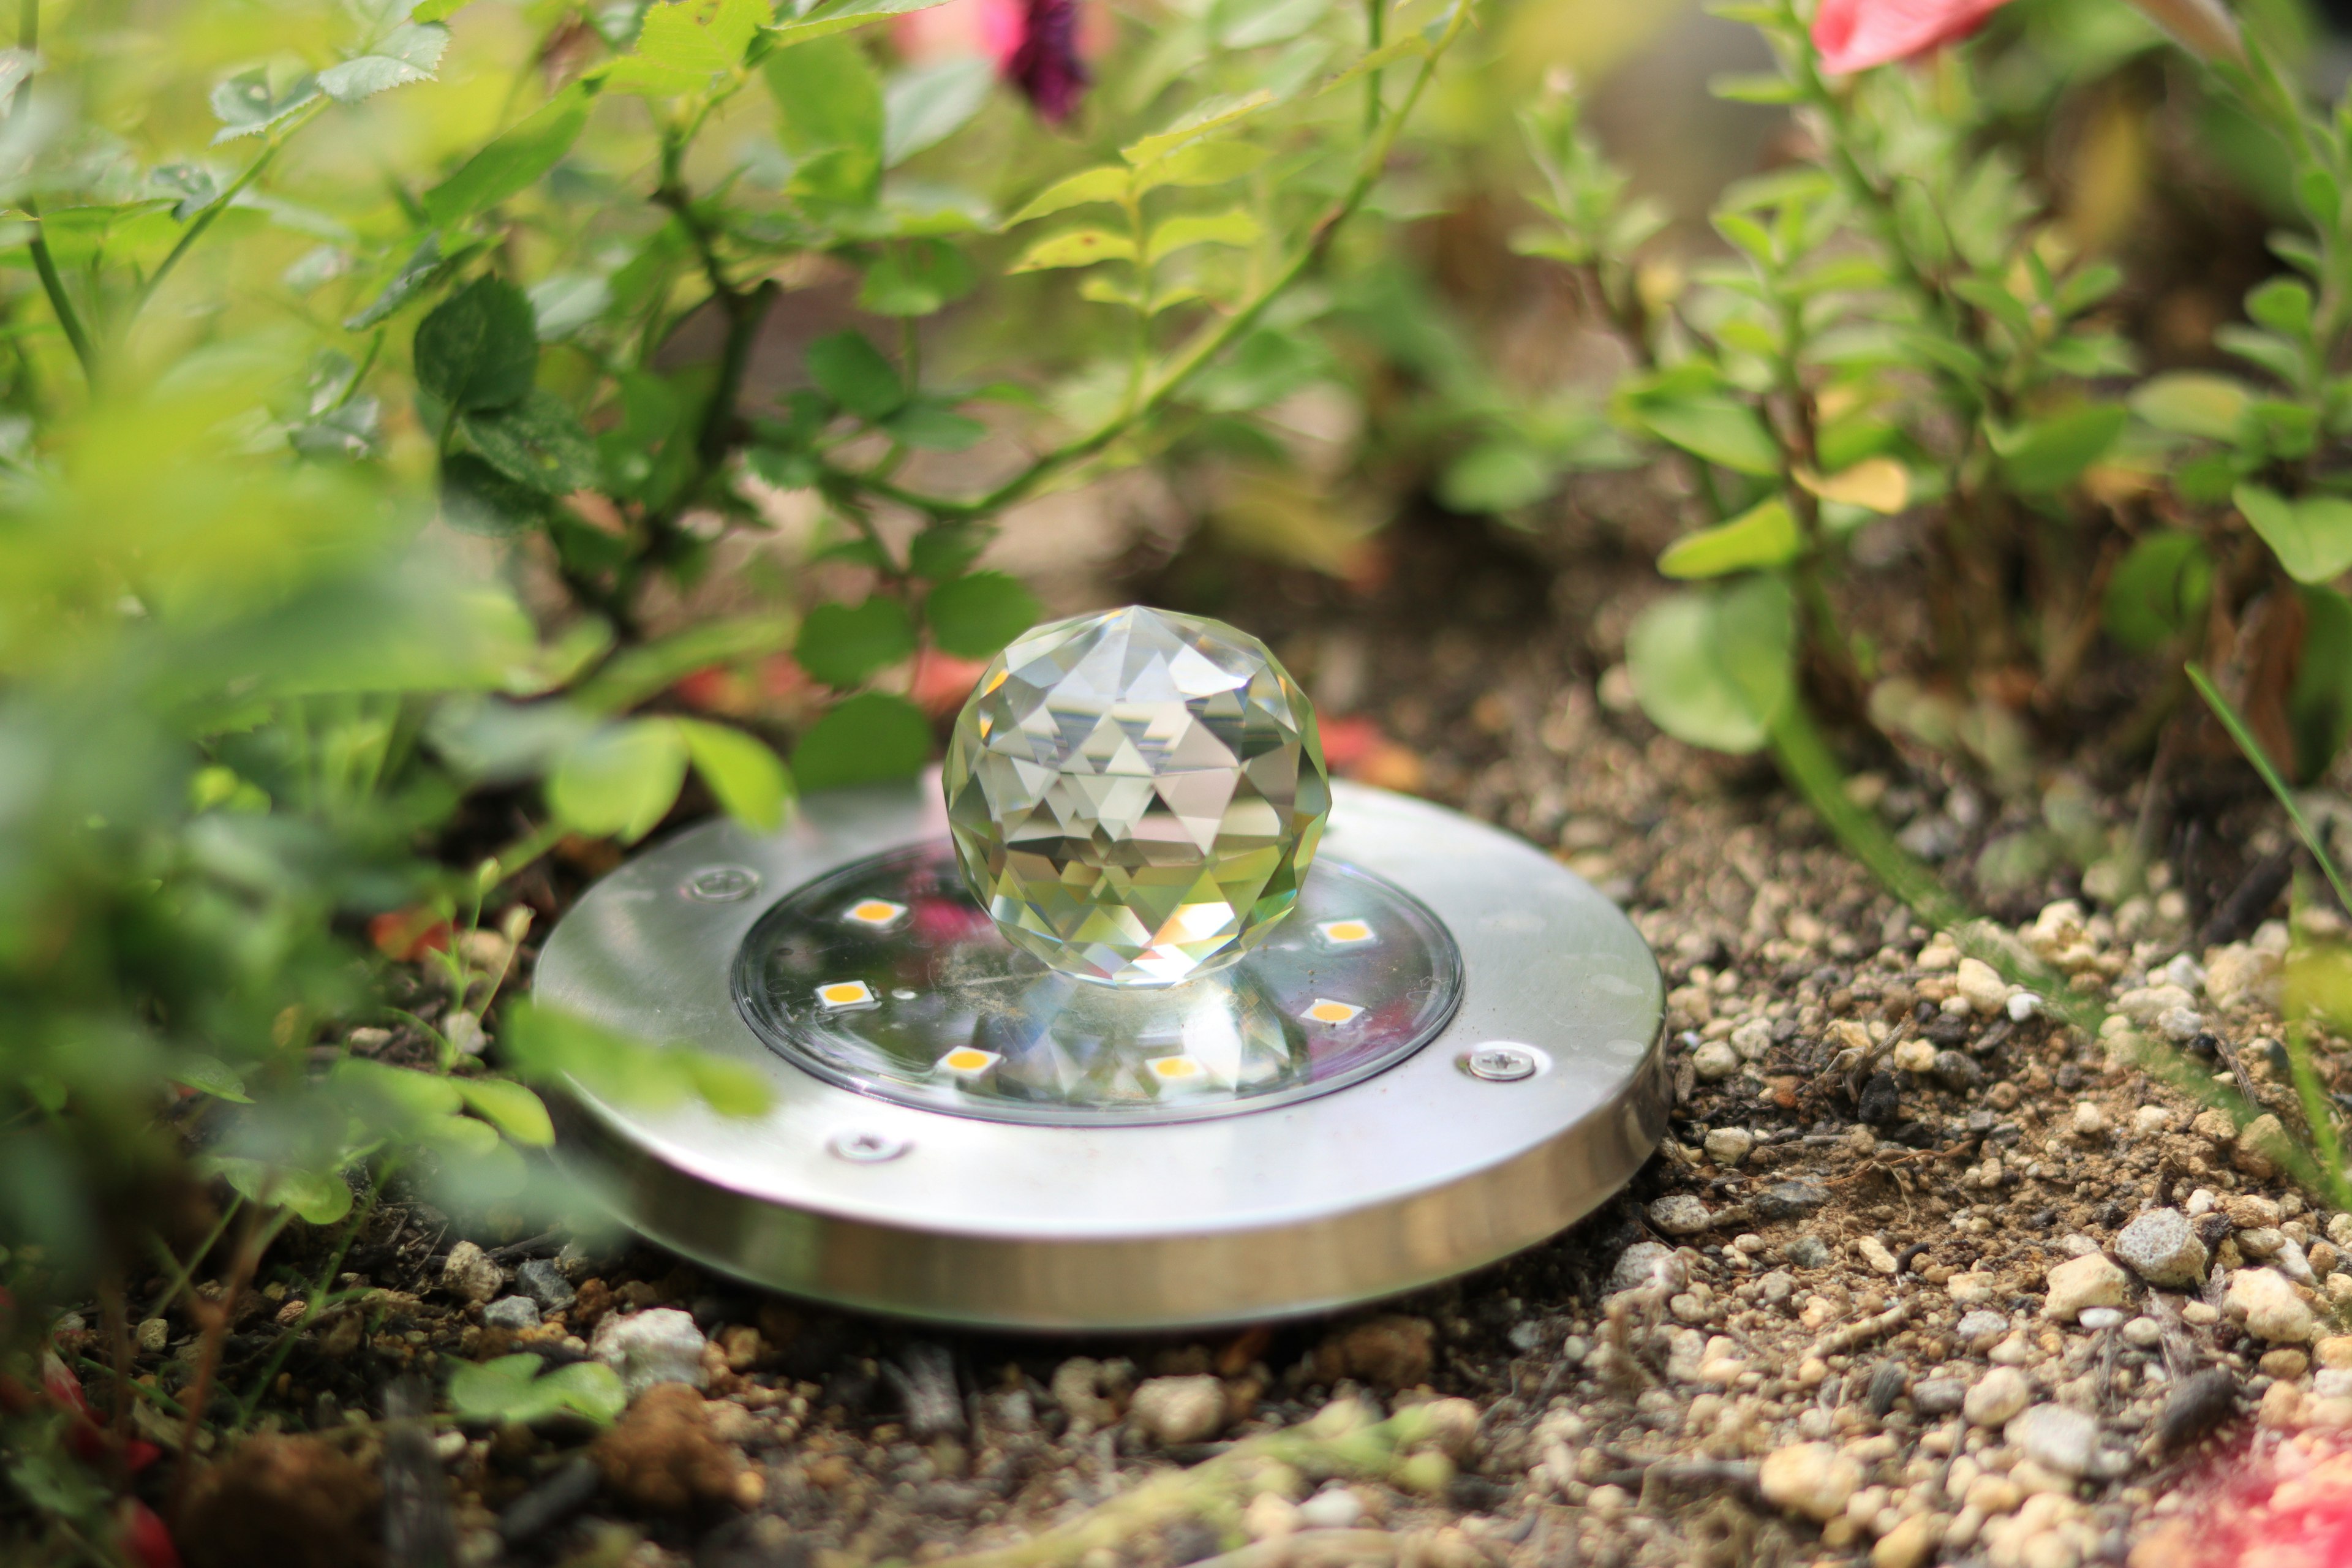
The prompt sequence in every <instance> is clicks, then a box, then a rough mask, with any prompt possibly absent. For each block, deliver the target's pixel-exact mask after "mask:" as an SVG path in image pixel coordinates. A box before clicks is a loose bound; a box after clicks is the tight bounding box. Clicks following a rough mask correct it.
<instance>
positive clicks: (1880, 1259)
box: [1853, 1236, 1900, 1274]
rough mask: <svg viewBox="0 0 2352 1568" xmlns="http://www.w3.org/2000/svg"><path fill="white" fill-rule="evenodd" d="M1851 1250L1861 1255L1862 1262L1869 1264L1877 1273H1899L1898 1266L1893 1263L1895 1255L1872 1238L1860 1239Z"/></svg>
mask: <svg viewBox="0 0 2352 1568" xmlns="http://www.w3.org/2000/svg"><path fill="white" fill-rule="evenodd" d="M1853 1249H1854V1250H1855V1251H1856V1252H1858V1253H1860V1254H1862V1260H1863V1261H1864V1263H1867V1264H1869V1265H1870V1267H1871V1268H1872V1269H1873V1270H1874V1271H1875V1272H1877V1273H1880V1274H1895V1273H1897V1272H1899V1271H1900V1265H1899V1264H1898V1263H1897V1262H1896V1261H1895V1254H1894V1253H1892V1252H1890V1251H1888V1250H1887V1248H1886V1244H1885V1242H1883V1241H1881V1240H1879V1239H1878V1237H1874V1236H1865V1237H1862V1239H1860V1240H1859V1241H1856V1242H1855V1243H1854V1244H1853Z"/></svg>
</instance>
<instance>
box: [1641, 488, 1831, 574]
mask: <svg viewBox="0 0 2352 1568" xmlns="http://www.w3.org/2000/svg"><path fill="white" fill-rule="evenodd" d="M1804 551H1805V540H1804V535H1803V534H1802V533H1801V532H1800V531H1798V528H1797V519H1796V514H1795V513H1793V512H1791V511H1790V510H1789V505H1788V503H1787V502H1786V501H1784V500H1780V498H1779V497H1778V496H1775V497H1773V498H1772V499H1771V500H1768V501H1765V502H1763V503H1762V504H1761V505H1759V506H1754V507H1750V508H1749V509H1748V510H1746V511H1744V512H1742V513H1740V515H1738V517H1735V518H1733V519H1732V520H1731V521H1729V522H1721V523H1717V524H1716V526H1714V527H1713V528H1703V529H1701V530H1699V531H1697V532H1696V533H1693V534H1686V535H1685V536H1684V537H1683V538H1681V539H1677V540H1675V542H1674V543H1672V544H1670V545H1668V546H1667V547H1666V552H1665V553H1664V554H1663V555H1661V556H1659V557H1658V570H1659V571H1661V572H1663V573H1664V574H1666V575H1667V576H1669V577H1680V578H1684V579H1689V578H1694V577H1721V576H1725V575H1727V574H1730V573H1733V572H1750V571H1755V570H1757V569H1758V568H1759V567H1771V566H1785V565H1787V564H1788V563H1790V562H1791V561H1794V560H1795V559H1797V557H1798V556H1800V555H1801V554H1803V553H1804Z"/></svg>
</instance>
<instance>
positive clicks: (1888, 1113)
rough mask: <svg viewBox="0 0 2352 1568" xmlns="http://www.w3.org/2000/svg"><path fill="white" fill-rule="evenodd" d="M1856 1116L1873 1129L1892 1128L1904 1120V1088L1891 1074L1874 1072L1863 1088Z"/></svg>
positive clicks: (1857, 1101) (1856, 1105)
mask: <svg viewBox="0 0 2352 1568" xmlns="http://www.w3.org/2000/svg"><path fill="white" fill-rule="evenodd" d="M1853 1113H1854V1115H1855V1117H1856V1118H1857V1119H1859V1120H1860V1121H1864V1122H1865V1123H1867V1124H1868V1125H1870V1126H1873V1127H1892V1126H1894V1125H1895V1123H1896V1122H1898V1121H1902V1120H1903V1086H1902V1085H1901V1084H1899V1083H1897V1082H1896V1081H1895V1075H1894V1074H1893V1073H1891V1072H1874V1073H1872V1074H1871V1075H1870V1079H1869V1081H1868V1082H1866V1083H1864V1085H1863V1086H1862V1096H1861V1098H1860V1099H1859V1100H1856V1101H1855V1102H1854V1112H1853Z"/></svg>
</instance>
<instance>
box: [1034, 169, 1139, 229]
mask: <svg viewBox="0 0 2352 1568" xmlns="http://www.w3.org/2000/svg"><path fill="white" fill-rule="evenodd" d="M1129 177H1130V176H1129V172H1128V171H1127V170H1125V169H1122V168H1120V167H1118V165H1117V164H1114V163H1106V164H1104V165H1103V166H1102V167H1101V168H1098V169H1082V170H1080V171H1079V172H1078V173H1076V174H1072V175H1070V176H1069V177H1068V178H1067V179H1064V180H1056V181H1055V182H1054V183H1053V184H1050V185H1048V186H1046V187H1045V189H1044V190H1042V191H1040V192H1038V193H1037V194H1036V195H1034V196H1032V197H1031V198H1030V199H1029V204H1028V205H1026V206H1024V207H1023V208H1022V209H1021V210H1020V211H1019V212H1017V213H1014V214H1013V216H1011V217H1009V218H1006V219H1005V220H1004V226H1005V227H1007V228H1013V227H1015V226H1018V225H1021V224H1024V223H1027V222H1029V221H1031V220H1032V219H1034V218H1041V217H1050V216H1053V215H1054V214H1055V213H1057V212H1066V211H1067V210H1068V209H1069V208H1071V207H1076V206H1084V205H1087V204H1088V203H1089V202H1117V201H1123V200H1125V199H1126V196H1127V183H1128V180H1129Z"/></svg>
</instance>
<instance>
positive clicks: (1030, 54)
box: [1004, 0, 1088, 124]
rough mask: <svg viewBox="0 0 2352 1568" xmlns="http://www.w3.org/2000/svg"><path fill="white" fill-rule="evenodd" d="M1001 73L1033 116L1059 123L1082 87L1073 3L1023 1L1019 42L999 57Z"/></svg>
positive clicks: (1074, 104)
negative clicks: (1002, 63)
mask: <svg viewBox="0 0 2352 1568" xmlns="http://www.w3.org/2000/svg"><path fill="white" fill-rule="evenodd" d="M1004 74H1005V76H1006V77H1007V78H1008V79H1010V80H1011V81H1012V82H1013V85H1014V86H1015V87H1018V88H1019V89H1021V91H1022V95H1023V96H1024V97H1025V98H1027V99H1028V100H1029V102H1030V104H1031V105H1032V106H1033V107H1034V108H1035V110H1037V113H1038V116H1039V118H1041V119H1043V120H1045V121H1049V122H1052V123H1055V124H1059V123H1060V122H1061V121H1064V120H1066V119H1068V118H1069V116H1070V111H1071V110H1074V109H1076V107H1077V106H1078V99H1079V96H1080V95H1081V94H1083V93H1084V92H1085V91H1086V89H1087V80H1088V78H1087V68H1086V64H1085V62H1083V61H1082V60H1080V59H1079V58H1078V0H1027V7H1026V12H1025V14H1024V16H1023V17H1022V19H1021V41H1020V42H1019V43H1018V44H1016V45H1014V46H1013V52H1012V53H1011V54H1009V55H1007V56H1006V57H1005V58H1004Z"/></svg>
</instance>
